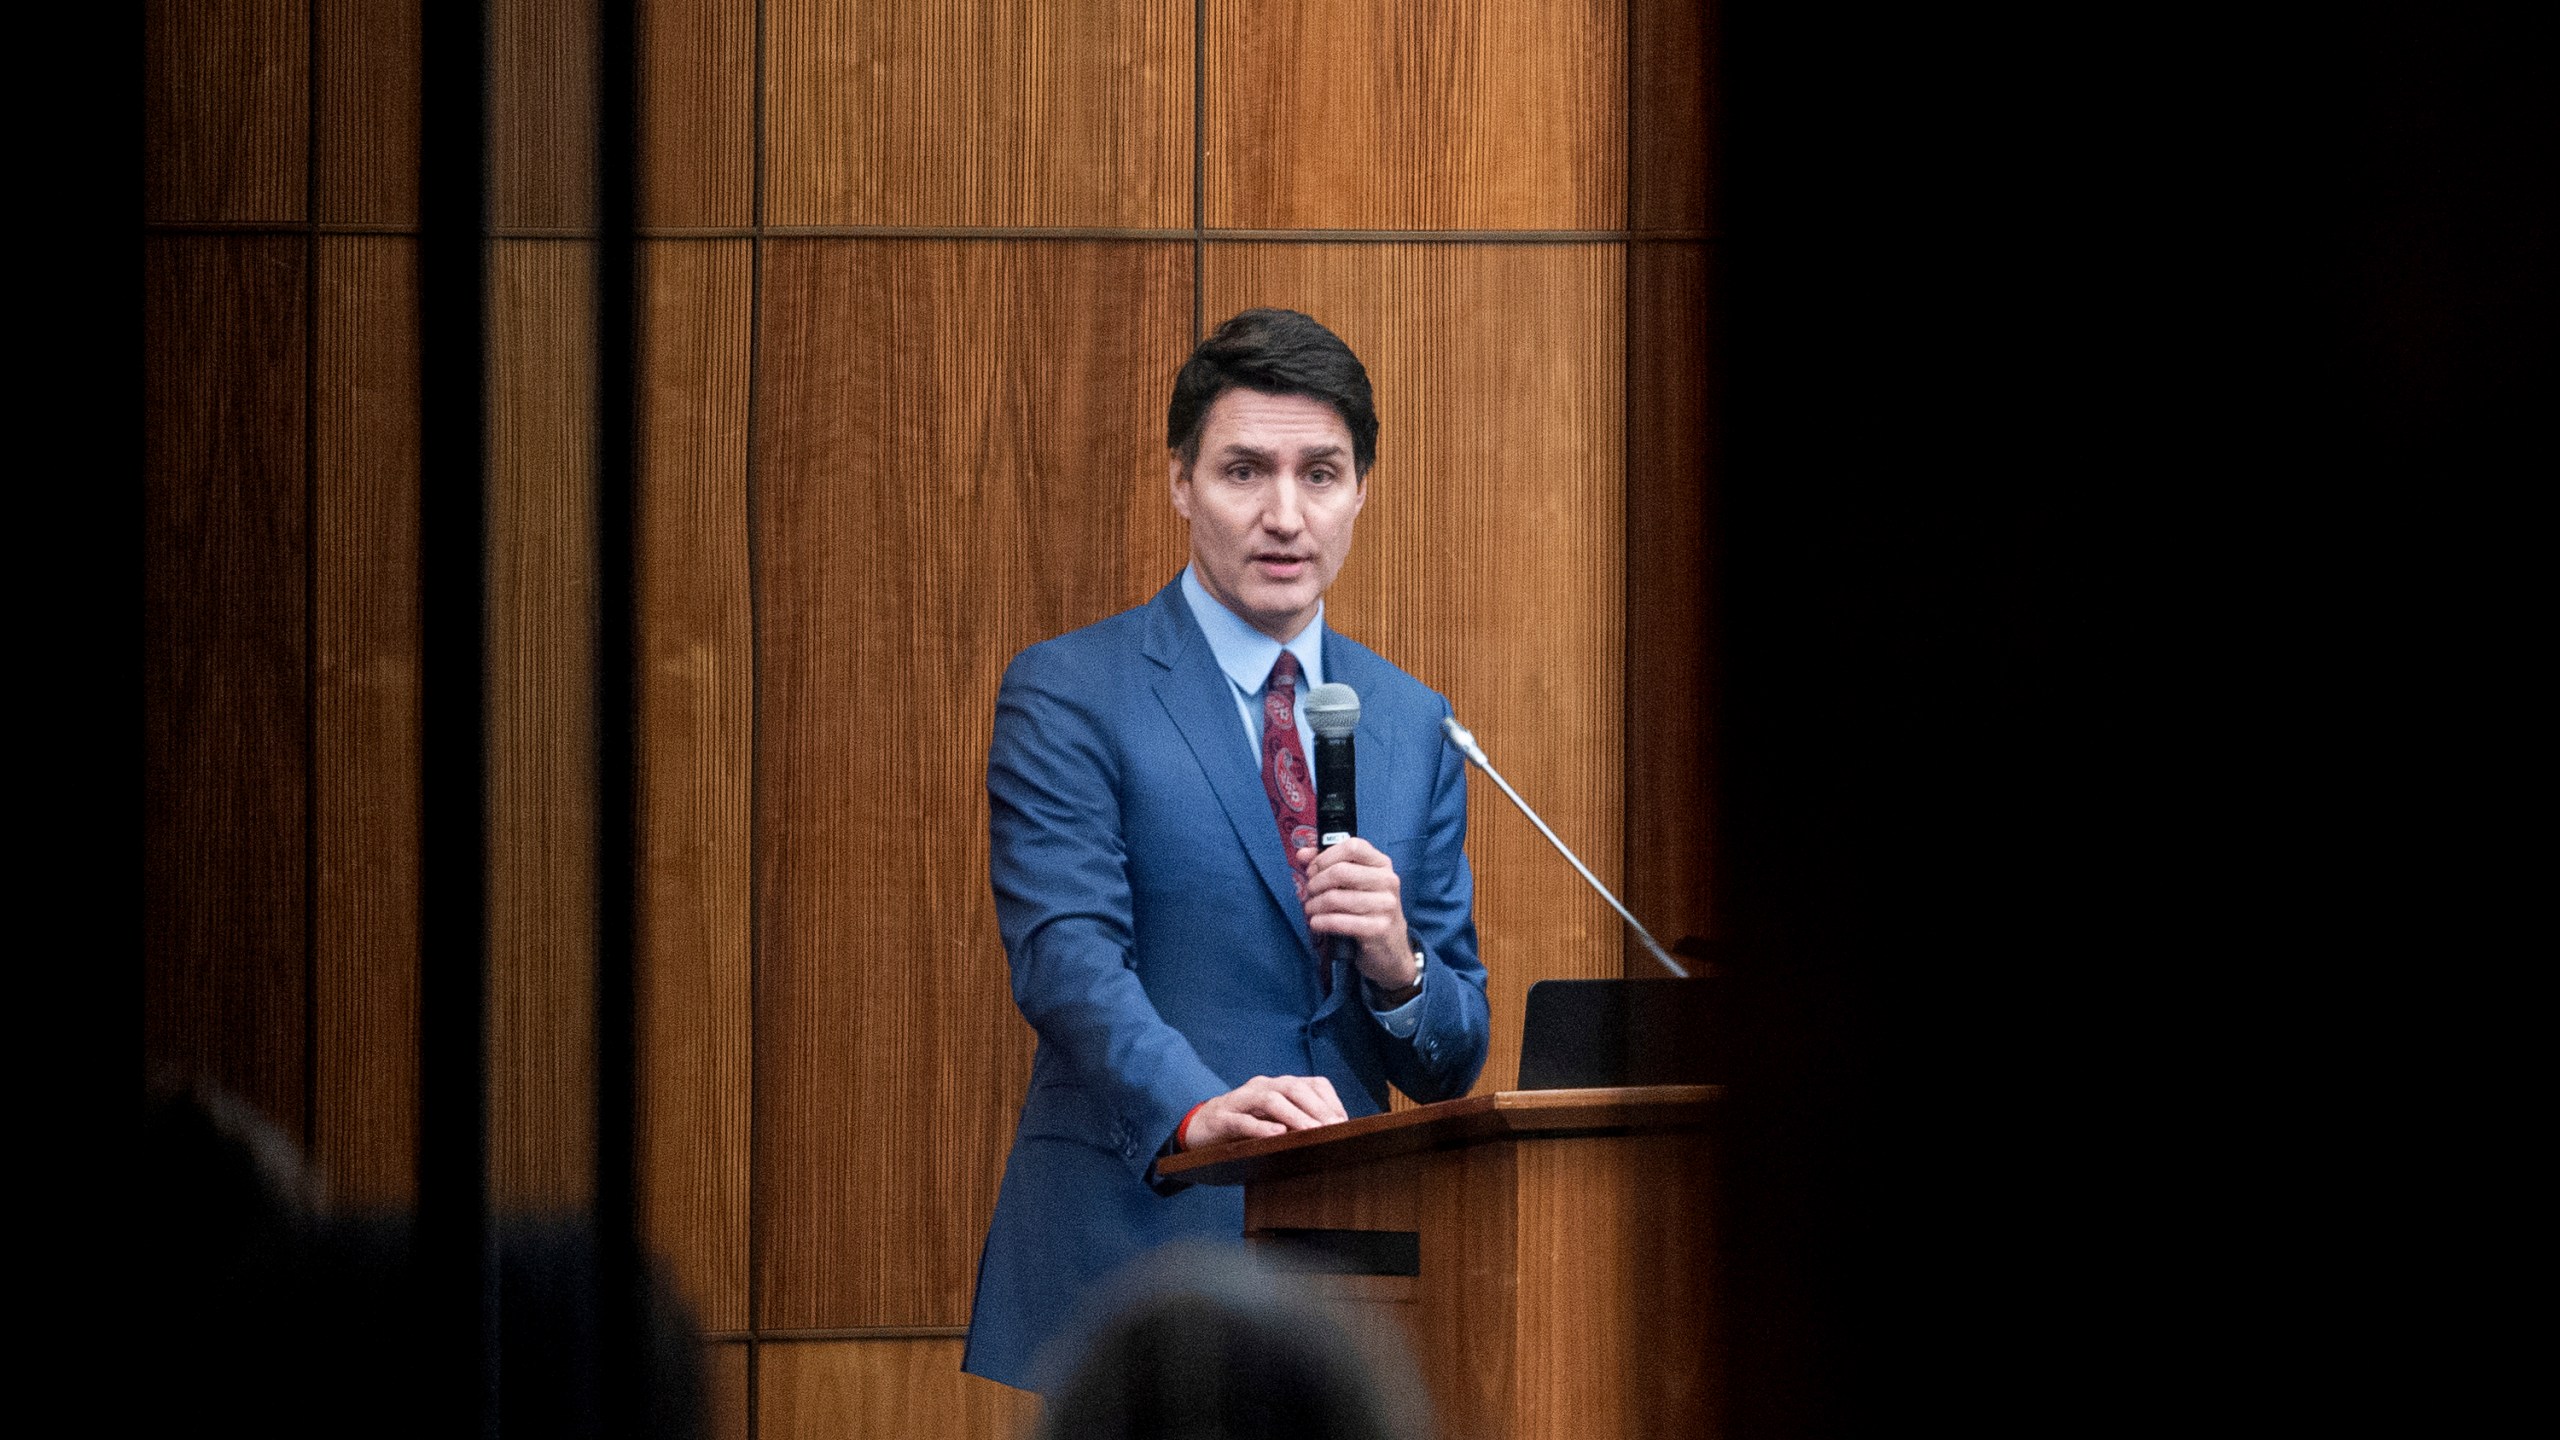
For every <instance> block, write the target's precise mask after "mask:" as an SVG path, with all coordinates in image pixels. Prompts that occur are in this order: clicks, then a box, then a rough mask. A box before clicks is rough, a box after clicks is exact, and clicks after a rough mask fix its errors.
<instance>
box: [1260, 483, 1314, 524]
mask: <svg viewBox="0 0 2560 1440" xmlns="http://www.w3.org/2000/svg"><path fill="white" fill-rule="evenodd" d="M1262 523H1263V526H1264V528H1266V529H1268V530H1271V531H1273V532H1275V533H1277V534H1281V535H1295V534H1297V533H1298V531H1299V530H1300V529H1301V528H1302V527H1304V525H1305V524H1306V497H1305V496H1304V495H1303V494H1301V493H1300V492H1299V489H1298V481H1297V477H1295V476H1292V475H1283V476H1281V477H1280V478H1279V479H1278V480H1276V481H1274V482H1273V483H1272V486H1271V503H1269V504H1267V505H1265V506H1263V507H1262Z"/></svg>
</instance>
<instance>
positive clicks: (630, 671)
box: [593, 0, 656, 1435]
mask: <svg viewBox="0 0 2560 1440" xmlns="http://www.w3.org/2000/svg"><path fill="white" fill-rule="evenodd" d="M637 9H638V7H637V5H636V4H634V3H633V0H606V3H604V4H603V5H601V6H600V7H599V13H598V15H597V34H596V212H597V213H596V222H597V232H598V238H597V245H596V271H595V273H596V295H595V315H596V370H595V376H596V397H595V401H596V404H595V414H596V627H595V647H596V649H595V690H594V695H595V716H594V726H593V729H594V735H595V760H596V765H595V777H596V779H595V784H596V804H595V822H596V837H595V856H596V868H595V905H596V915H595V944H596V953H595V965H596V968H595V977H596V981H595V1026H596V1028H595V1047H596V1049H595V1054H596V1096H595V1102H596V1103H595V1123H596V1147H595V1154H596V1176H595V1227H596V1257H597V1266H596V1284H597V1293H596V1303H597V1307H598V1315H599V1319H600V1322H601V1323H600V1324H599V1325H598V1327H597V1338H598V1340H599V1342H600V1349H599V1354H598V1361H599V1371H598V1375H597V1379H598V1382H599V1384H598V1404H599V1415H598V1418H599V1419H600V1420H601V1421H602V1422H603V1428H602V1430H601V1432H600V1433H602V1434H606V1435H632V1434H637V1433H638V1432H639V1425H638V1421H639V1420H640V1418H641V1410H640V1408H639V1407H640V1405H641V1404H642V1397H644V1396H648V1395H652V1394H655V1393H656V1386H655V1385H654V1384H653V1383H652V1381H653V1379H654V1377H652V1376H649V1375H647V1374H645V1373H643V1371H644V1367H645V1365H646V1356H647V1353H648V1351H647V1347H646V1346H645V1345H644V1344H643V1343H642V1338H641V1323H642V1315H643V1312H644V1308H645V1304H646V1301H645V1297H644V1295H643V1291H642V1286H643V1283H644V1281H643V1268H642V1265H641V1258H640V1241H639V1169H638V1153H639V1152H638V1144H637V1119H638V1096H639V1091H638V1079H637V1077H638V1063H637V1061H638V1043H637V1042H638V1033H637V1022H638V1017H639V1010H638V1006H637V1004H636V994H635V988H634V987H635V980H636V973H637V971H636V966H635V963H634V957H635V954H636V951H637V943H638V936H639V931H638V904H639V883H638V875H639V845H638V838H637V837H638V831H637V828H636V826H637V822H638V816H639V810H638V803H637V799H638V786H639V768H638V764H637V761H638V758H639V755H638V746H637V744H636V742H635V732H636V731H637V729H638V724H639V686H638V668H637V667H638V662H639V656H640V649H639V634H638V618H639V606H638V604H637V603H636V593H635V589H634V587H635V586H636V584H637V582H638V576H639V570H638V564H637V552H636V550H635V546H636V544H637V539H638V535H639V526H638V525H637V523H636V521H635V516H636V512H637V508H638V505H639V486H638V477H637V475H636V473H635V460H636V457H637V449H638V447H637V443H636V436H635V433H634V427H635V426H636V425H637V423H638V420H639V409H638V404H637V400H636V397H637V394H638V388H639V373H638V370H637V368H636V367H637V365H638V362H639V344H638V337H639V323H638V308H639V291H638V284H637V282H638V280H639V255H638V240H637V238H636V236H637V229H638V221H639V182H640V167H639V138H640V137H639V119H640V110H639V97H638V93H637V91H638V84H639V80H638V62H639V37H638V33H637V29H638V17H637V13H636V12H637Z"/></svg>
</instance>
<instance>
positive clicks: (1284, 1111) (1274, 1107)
mask: <svg viewBox="0 0 2560 1440" xmlns="http://www.w3.org/2000/svg"><path fill="white" fill-rule="evenodd" d="M1252 1103H1253V1113H1254V1114H1256V1115H1259V1116H1262V1117H1263V1118H1264V1119H1266V1120H1277V1121H1279V1122H1280V1123H1281V1124H1283V1125H1285V1126H1287V1127H1289V1128H1290V1129H1292V1130H1312V1129H1314V1128H1316V1126H1317V1125H1319V1124H1321V1123H1323V1122H1321V1121H1319V1120H1317V1119H1316V1117H1314V1116H1313V1115H1310V1114H1308V1113H1307V1112H1306V1110H1305V1109H1304V1108H1303V1107H1301V1106H1300V1105H1299V1104H1298V1102H1297V1101H1296V1100H1293V1099H1291V1098H1290V1096H1289V1092H1288V1091H1286V1090H1285V1089H1283V1088H1281V1087H1280V1086H1279V1085H1278V1084H1276V1083H1275V1084H1273V1085H1271V1086H1270V1087H1269V1088H1267V1089H1264V1090H1262V1091H1260V1092H1258V1093H1257V1094H1255V1095H1254V1096H1253V1097H1252Z"/></svg>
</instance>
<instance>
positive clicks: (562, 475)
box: [487, 240, 596, 1209]
mask: <svg viewBox="0 0 2560 1440" xmlns="http://www.w3.org/2000/svg"><path fill="white" fill-rule="evenodd" d="M490 251H491V264H490V269H491V289H492V291H493V297H492V302H491V314H492V316H493V317H494V323H493V325H492V327H491V334H490V360H491V363H490V380H489V392H490V400H491V404H490V437H489V457H490V458H489V464H490V472H489V613H490V624H489V637H490V638H489V657H488V676H489V726H488V734H489V796H490V819H489V824H490V835H489V842H490V846H489V904H490V926H489V932H490V952H489V1029H488V1047H487V1048H488V1056H489V1179H490V1187H491V1194H492V1197H493V1199H494V1201H495V1202H496V1203H498V1204H501V1205H506V1206H513V1207H520V1208H533V1209H581V1208H584V1207H585V1206H586V1205H587V1204H588V1202H589V1200H590V1199H591V1198H592V1185H593V1179H594V1177H593V1168H594V1160H595V1156H594V1105H593V1101H594V1093H595V1072H594V1064H595V1037H594V1034H593V1024H592V1021H593V1018H594V1006H593V1000H592V995H593V990H594V981H595V957H594V939H595V937H594V925H593V916H594V886H595V874H594V864H595V856H594V846H595V826H594V820H593V814H594V809H593V807H594V804H595V799H594V797H595V783H596V776H595V773H594V762H595V755H594V749H593V747H592V746H591V745H590V744H589V743H588V735H587V727H588V725H589V723H590V715H589V712H590V709H591V693H592V692H591V690H590V686H591V684H592V676H591V670H590V657H591V656H592V655H593V653H594V626H595V604H596V600H595V593H594V586H595V581H596V575H595V555H594V534H593V514H594V505H595V473H594V467H595V463H596V451H595V434H594V428H595V416H594V408H593V407H594V399H595V380H594V362H595V355H594V345H593V338H592V337H593V331H594V326H593V323H592V314H593V310H592V307H593V305H594V278H595V277H594V270H595V256H594V250H593V246H592V245H591V244H589V243H586V242H570V241H531V240H512V241H497V242H493V243H492V244H491V246H490Z"/></svg>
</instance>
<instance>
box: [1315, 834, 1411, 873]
mask: <svg viewBox="0 0 2560 1440" xmlns="http://www.w3.org/2000/svg"><path fill="white" fill-rule="evenodd" d="M1324 862H1325V863H1326V864H1327V865H1384V866H1386V867H1388V868H1389V869H1393V868H1395V862H1394V861H1392V860H1389V859H1388V858H1387V852H1385V851H1383V850H1381V849H1379V848H1378V847H1377V846H1375V845H1372V844H1370V843H1369V842H1368V841H1366V840H1363V839H1361V838H1360V837H1359V836H1357V835H1353V836H1350V837H1349V838H1347V839H1343V840H1339V841H1336V842H1335V843H1334V844H1332V845H1329V846H1326V847H1325V850H1324Z"/></svg>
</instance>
